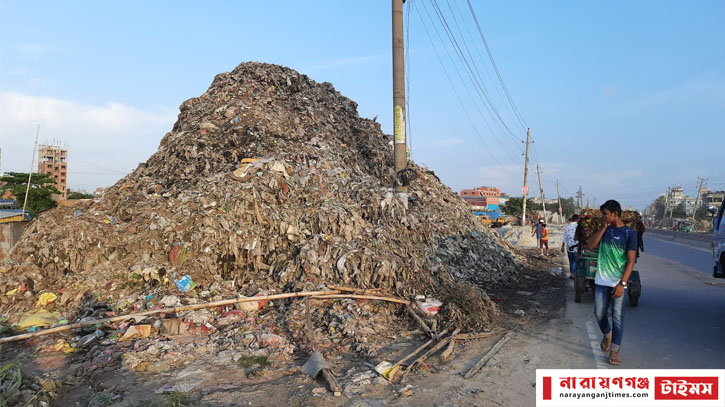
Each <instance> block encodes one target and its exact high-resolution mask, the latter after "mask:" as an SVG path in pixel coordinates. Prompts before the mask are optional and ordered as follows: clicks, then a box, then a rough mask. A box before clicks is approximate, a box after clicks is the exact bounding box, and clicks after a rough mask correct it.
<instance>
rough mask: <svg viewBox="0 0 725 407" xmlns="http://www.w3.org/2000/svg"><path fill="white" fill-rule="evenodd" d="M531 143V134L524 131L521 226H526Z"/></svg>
mask: <svg viewBox="0 0 725 407" xmlns="http://www.w3.org/2000/svg"><path fill="white" fill-rule="evenodd" d="M530 142H531V133H530V132H529V129H526V155H525V158H524V186H523V187H521V195H523V199H524V203H523V207H524V209H523V212H524V213H523V214H522V215H521V226H526V195H528V194H529V184H528V176H529V143H530Z"/></svg>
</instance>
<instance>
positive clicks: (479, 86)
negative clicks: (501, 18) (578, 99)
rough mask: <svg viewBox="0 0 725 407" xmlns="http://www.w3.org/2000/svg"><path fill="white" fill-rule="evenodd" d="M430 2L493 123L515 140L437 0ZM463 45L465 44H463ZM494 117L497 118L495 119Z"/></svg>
mask: <svg viewBox="0 0 725 407" xmlns="http://www.w3.org/2000/svg"><path fill="white" fill-rule="evenodd" d="M431 2H432V3H431V4H432V6H433V9H434V11H435V12H436V14H437V16H438V19H439V20H440V22H441V24H442V26H443V28H444V31H445V32H446V35H447V36H448V38H449V40H450V41H451V44H452V45H453V48H454V50H455V51H456V52H457V55H458V57H459V58H460V60H461V61H462V62H463V65H464V67H465V69H466V73H467V74H468V76H469V78H470V79H471V82H472V83H473V85H474V88H475V89H476V91H477V93H478V95H479V97H481V100H482V101H483V104H484V106H485V107H486V109H488V110H489V112H490V113H491V115H492V116H493V117H494V123H496V125H500V126H502V129H503V130H502V133H503V134H506V132H508V134H509V135H511V136H512V137H513V138H514V140H516V136H515V135H514V133H513V131H512V130H511V129H510V128H509V126H508V124H507V123H506V122H505V121H504V120H503V118H502V117H501V115H500V113H499V112H498V109H497V108H496V105H495V104H494V103H493V102H492V101H491V98H490V96H489V95H488V90H487V88H486V86H485V84H484V83H483V82H482V81H481V80H480V74H477V70H476V69H474V67H472V66H471V65H472V64H473V62H472V61H469V60H468V59H467V58H466V55H465V54H464V52H463V50H462V48H461V45H460V44H459V42H458V40H457V39H456V36H455V34H454V33H453V30H452V29H451V27H450V25H449V24H448V20H447V19H446V17H445V15H444V13H443V11H442V10H441V8H440V6H439V5H438V1H437V0H431ZM464 46H465V44H464ZM495 119H498V121H496V120H495Z"/></svg>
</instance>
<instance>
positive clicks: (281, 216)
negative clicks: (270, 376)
mask: <svg viewBox="0 0 725 407" xmlns="http://www.w3.org/2000/svg"><path fill="white" fill-rule="evenodd" d="M391 146H392V140H391V137H390V136H389V135H385V134H384V133H383V132H382V131H381V128H380V125H379V124H378V123H376V122H375V121H373V120H369V119H365V118H361V117H359V115H358V112H357V105H356V103H355V102H353V101H351V100H349V99H347V98H345V97H344V96H342V95H341V94H340V93H339V92H337V91H336V90H335V89H334V88H333V86H332V85H331V84H329V83H321V84H320V83H316V82H314V81H313V80H311V79H310V78H308V77H307V76H306V75H302V74H300V73H298V72H296V71H294V70H291V69H288V68H285V67H281V66H277V65H271V64H264V63H253V62H250V63H243V64H241V65H239V66H238V67H236V68H235V69H234V70H233V71H231V72H228V73H222V74H219V75H217V76H216V77H215V78H214V81H213V82H212V84H211V86H210V87H209V89H208V90H207V91H206V92H205V93H204V94H202V95H201V96H200V97H196V98H191V99H189V100H187V101H185V102H184V103H182V104H181V106H180V114H179V116H178V120H177V122H176V123H175V124H174V126H173V129H172V130H171V131H170V132H169V133H167V134H166V135H165V136H164V137H163V139H162V140H161V144H160V146H159V149H158V151H157V152H156V153H155V154H153V155H152V156H151V157H150V158H149V160H148V161H146V162H145V163H142V164H140V165H139V166H138V168H136V170H134V171H133V172H132V173H130V174H129V175H127V176H126V177H124V178H123V179H121V180H120V181H118V182H117V183H116V184H115V185H114V186H112V187H110V188H109V189H108V190H107V191H106V193H105V194H104V196H103V197H102V198H100V199H98V200H96V201H93V202H89V203H85V204H82V205H81V206H77V207H74V208H65V207H59V208H55V209H52V210H50V211H47V212H45V213H43V214H41V215H40V216H39V218H38V219H37V221H35V222H34V223H33V224H31V225H30V226H29V227H28V229H27V230H26V232H25V234H24V236H23V238H22V239H21V241H20V242H19V243H18V244H17V246H16V247H15V248H14V249H13V252H12V254H11V258H10V259H9V260H7V261H6V262H5V264H4V265H3V266H2V268H1V269H0V272H2V278H1V279H0V314H2V315H5V316H7V317H8V318H9V319H10V320H11V322H13V323H17V321H18V320H19V318H20V316H22V315H23V314H24V313H26V312H28V311H30V310H32V309H34V308H38V307H39V306H38V302H39V298H40V296H41V295H43V294H52V295H53V296H54V297H55V298H54V299H53V301H52V306H53V307H55V308H54V309H55V312H60V314H61V315H60V317H59V318H61V319H65V320H69V321H71V322H73V321H77V320H79V319H81V318H83V317H86V316H87V315H84V311H83V304H84V295H86V294H87V293H93V294H94V295H96V296H97V298H98V299H99V301H102V302H103V303H106V304H108V307H109V309H110V310H112V312H114V313H128V312H133V311H139V310H141V311H142V310H145V309H153V307H159V306H162V305H161V304H160V302H159V301H164V297H168V296H170V295H174V296H180V297H181V298H182V300H183V301H184V303H188V301H190V300H193V301H204V300H219V299H224V298H230V296H231V297H234V296H238V295H240V294H241V295H247V296H252V295H256V294H259V293H280V292H292V291H299V290H306V289H313V288H315V287H321V286H324V285H325V284H327V283H332V284H341V285H345V286H350V287H358V288H378V289H380V290H382V291H384V292H386V293H390V294H396V295H398V296H400V297H405V298H411V297H412V296H413V295H417V294H424V295H438V297H439V299H440V300H442V301H443V302H444V304H455V305H457V306H458V307H459V308H461V309H463V310H464V312H465V310H466V307H468V306H471V304H466V303H463V302H461V301H460V300H457V299H456V295H455V293H456V287H458V286H460V285H461V284H468V285H472V286H474V287H476V290H477V294H476V298H477V301H478V303H477V304H475V305H474V308H476V309H481V308H484V309H489V310H492V309H493V308H494V307H495V305H494V304H493V303H492V302H490V301H489V300H488V298H487V297H486V296H485V294H484V293H483V292H482V291H481V290H479V288H480V289H483V290H485V289H486V287H488V286H490V285H492V284H498V283H506V282H512V281H514V280H515V278H516V275H517V271H516V261H515V258H514V256H513V254H512V253H511V252H510V251H509V250H508V249H507V248H505V247H504V246H502V245H501V244H500V241H499V239H500V238H499V237H498V236H496V235H494V234H492V233H490V232H488V231H486V230H484V229H483V228H482V227H481V226H480V224H479V223H477V222H475V220H474V219H473V217H472V215H471V212H470V210H469V208H468V207H467V205H466V204H465V203H464V202H463V201H462V200H461V199H460V198H459V197H458V196H457V195H456V194H455V193H454V192H453V191H451V190H450V189H449V188H448V187H447V186H445V185H443V184H442V183H441V182H440V180H439V179H438V178H437V177H436V175H435V174H434V173H433V172H432V171H429V170H426V169H423V168H421V167H418V166H416V165H415V164H413V163H411V164H410V166H409V168H410V169H411V170H412V171H414V173H415V176H414V177H413V178H416V179H415V180H413V181H412V182H411V184H410V191H409V193H408V195H407V196H405V197H400V196H398V195H396V194H395V193H394V192H393V189H392V187H391V185H392V184H393V181H394V177H395V173H394V170H393V162H392V154H391V149H392V147H391ZM40 308H42V307H40ZM444 309H445V305H444ZM90 311H91V312H92V311H93V310H90ZM331 312H332V311H331ZM85 314H88V310H86V312H85ZM54 317H57V316H54ZM327 318H333V319H334V318H337V317H335V316H334V315H333V314H330V315H328V316H327ZM198 326H199V324H197V327H198Z"/></svg>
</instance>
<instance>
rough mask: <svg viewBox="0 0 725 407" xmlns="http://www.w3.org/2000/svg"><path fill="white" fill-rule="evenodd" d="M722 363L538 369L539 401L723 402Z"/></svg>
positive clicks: (700, 405) (692, 405)
mask: <svg viewBox="0 0 725 407" xmlns="http://www.w3.org/2000/svg"><path fill="white" fill-rule="evenodd" d="M724 384H725V370H723V369H707V370H696V369H679V370H672V369H612V370H609V369H537V370H536V406H537V407H549V406H551V407H553V406H557V407H559V406H563V407H566V406H582V407H586V406H608V407H611V406H613V405H614V406H634V407H638V406H642V407H649V406H653V407H657V406H661V407H680V406H681V407H711V406H713V407H714V406H718V407H723V406H725V396H724V395H723V390H724V389H723V385H724Z"/></svg>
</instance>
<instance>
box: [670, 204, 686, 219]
mask: <svg viewBox="0 0 725 407" xmlns="http://www.w3.org/2000/svg"><path fill="white" fill-rule="evenodd" d="M672 217H673V218H686V217H687V215H686V213H685V203H684V202H683V203H681V204H679V205H677V206H676V207H675V209H673V210H672Z"/></svg>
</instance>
